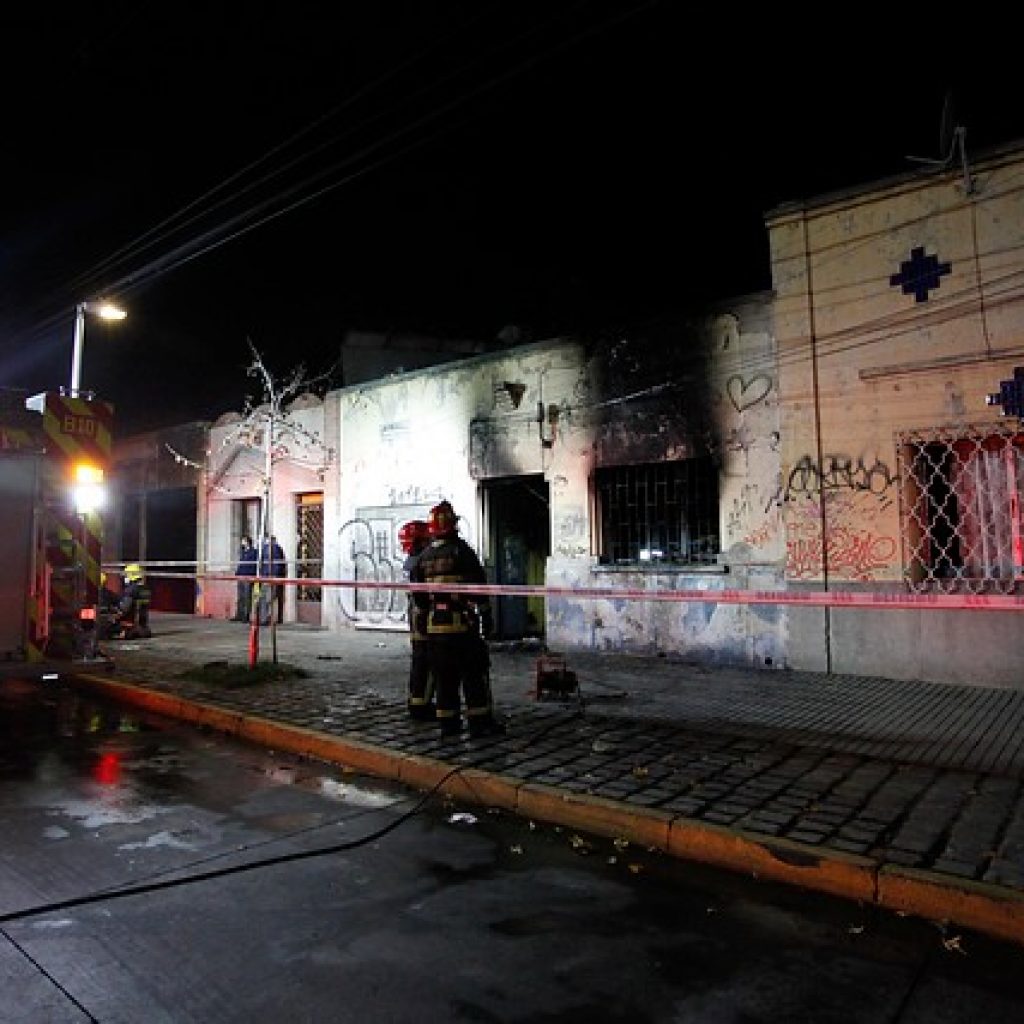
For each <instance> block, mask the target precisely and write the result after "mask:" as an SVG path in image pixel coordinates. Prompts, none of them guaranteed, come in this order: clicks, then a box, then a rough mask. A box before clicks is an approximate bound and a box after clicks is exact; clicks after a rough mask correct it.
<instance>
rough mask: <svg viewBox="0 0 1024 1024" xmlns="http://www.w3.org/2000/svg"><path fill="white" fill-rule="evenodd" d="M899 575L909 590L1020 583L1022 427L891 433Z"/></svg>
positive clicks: (992, 589) (1023, 550) (1005, 587)
mask: <svg viewBox="0 0 1024 1024" xmlns="http://www.w3.org/2000/svg"><path fill="white" fill-rule="evenodd" d="M897 444H898V451H899V477H900V484H901V495H902V507H901V513H902V518H903V565H904V574H905V576H906V579H907V583H908V584H909V586H910V589H911V590H916V591H921V592H931V593H976V594H982V593H1014V592H1017V591H1020V590H1021V589H1022V585H1024V537H1022V525H1024V524H1022V518H1021V513H1022V505H1024V433H1021V432H1020V431H1019V428H1018V427H1016V426H1015V425H1014V426H1009V425H1007V426H1002V425H998V426H992V427H984V426H983V427H971V428H967V429H957V430H952V429H950V430H944V429H935V430H929V431H910V432H904V433H901V434H899V435H897Z"/></svg>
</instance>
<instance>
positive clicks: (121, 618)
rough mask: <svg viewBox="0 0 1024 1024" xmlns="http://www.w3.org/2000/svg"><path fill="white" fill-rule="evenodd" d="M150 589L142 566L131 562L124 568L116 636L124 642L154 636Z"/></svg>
mask: <svg viewBox="0 0 1024 1024" xmlns="http://www.w3.org/2000/svg"><path fill="white" fill-rule="evenodd" d="M149 602H150V593H149V587H147V586H146V581H145V577H144V576H143V573H142V566H140V565H139V564H138V563H137V562H129V563H128V565H126V566H125V567H124V586H123V587H122V588H121V600H120V602H119V604H118V621H117V627H116V633H115V636H118V637H119V638H121V639H124V640H138V639H139V638H141V637H150V636H152V635H153V633H152V631H151V630H150V628H149Z"/></svg>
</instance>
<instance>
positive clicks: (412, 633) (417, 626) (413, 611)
mask: <svg viewBox="0 0 1024 1024" xmlns="http://www.w3.org/2000/svg"><path fill="white" fill-rule="evenodd" d="M421 554H423V552H422V550H420V551H413V552H412V553H411V554H410V555H408V556H407V557H406V559H405V561H404V562H403V563H402V572H403V573H404V574H405V578H406V579H407V580H410V581H411V580H412V571H413V569H414V568H415V567H416V562H417V561H418V560H419V557H420V555H421ZM416 596H417V595H416V594H414V593H413V592H412V591H411V590H410V591H409V593H408V597H409V606H408V616H409V638H410V639H411V640H412V642H413V643H416V642H417V641H420V640H426V639H427V615H428V613H429V610H430V609H429V607H428V606H427V605H426V604H424V606H423V607H422V608H421V607H420V606H419V605H418V604H417V603H416V600H415V599H416ZM423 596H424V597H429V595H427V594H424V595H423Z"/></svg>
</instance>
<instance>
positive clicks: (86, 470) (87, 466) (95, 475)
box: [75, 462, 103, 484]
mask: <svg viewBox="0 0 1024 1024" xmlns="http://www.w3.org/2000/svg"><path fill="white" fill-rule="evenodd" d="M75 483H77V484H101V483H103V470H102V469H100V467H99V466H94V465H92V464H91V463H89V462H79V463H78V465H77V466H75Z"/></svg>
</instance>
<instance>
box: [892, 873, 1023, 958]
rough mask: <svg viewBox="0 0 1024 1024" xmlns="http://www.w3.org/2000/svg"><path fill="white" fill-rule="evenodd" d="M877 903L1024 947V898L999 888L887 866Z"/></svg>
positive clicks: (982, 883) (968, 880)
mask: <svg viewBox="0 0 1024 1024" xmlns="http://www.w3.org/2000/svg"><path fill="white" fill-rule="evenodd" d="M877 902H878V905H879V906H880V907H885V908H886V909H888V910H896V911H903V912H905V913H908V914H914V915H915V916H917V917H923V918H926V919H928V920H932V921H949V922H951V923H955V924H959V925H962V926H963V927H965V928H973V929H975V930H976V931H979V932H984V933H985V934H986V935H992V936H994V937H995V938H999V939H1005V940H1006V941H1008V942H1014V943H1017V944H1024V895H1022V894H1020V893H1016V892H1013V891H1011V890H1008V889H1004V888H1001V887H1000V886H996V885H988V884H986V883H985V882H975V881H973V880H971V879H963V880H962V881H955V880H953V879H950V878H949V877H948V876H936V875H935V874H934V873H932V872H928V871H918V870H915V869H914V868H905V867H902V866H900V865H896V864H886V865H884V866H883V867H882V869H881V871H879V873H878V900H877Z"/></svg>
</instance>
